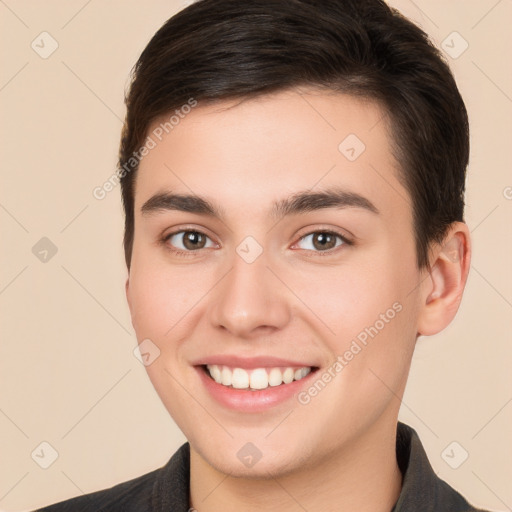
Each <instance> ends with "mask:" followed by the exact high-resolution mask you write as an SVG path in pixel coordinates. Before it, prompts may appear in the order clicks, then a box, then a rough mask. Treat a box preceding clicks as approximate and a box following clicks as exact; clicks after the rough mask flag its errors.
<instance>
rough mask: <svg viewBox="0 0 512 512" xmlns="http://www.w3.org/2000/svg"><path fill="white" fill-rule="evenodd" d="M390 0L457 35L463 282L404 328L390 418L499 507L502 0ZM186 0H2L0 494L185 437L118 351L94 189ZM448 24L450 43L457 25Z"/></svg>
mask: <svg viewBox="0 0 512 512" xmlns="http://www.w3.org/2000/svg"><path fill="white" fill-rule="evenodd" d="M391 4H392V5H394V6H397V7H399V8H400V9H402V11H403V12H404V13H405V14H406V15H408V16H410V17H412V18H413V19H414V20H416V21H417V22H418V23H419V24H420V25H421V26H422V27H423V28H424V29H425V30H426V31H427V32H428V33H429V34H431V36H432V38H433V39H434V40H435V42H436V43H437V44H438V45H439V46H441V45H442V42H443V40H445V39H446V38H447V36H449V35H450V34H451V33H452V32H453V31H457V32H458V33H459V34H460V35H461V36H462V37H463V38H464V40H466V41H467V43H468V44H469V47H468V48H467V50H466V51H465V52H464V53H462V55H460V56H459V57H458V58H456V59H454V58H452V57H448V60H449V61H450V64H451V66H452V69H453V70H454V72H455V75H456V78H457V80H458V83H459V86H460V90H461V93H462V95H463V97H464V98H465V101H466V104H467V108H468V111H469V115H470V121H471V128H472V153H471V163H470V169H469V179H468V192H467V203H468V207H467V222H468V224H469V226H470V228H471V230H472V234H473V244H474V256H473V263H472V269H471V273H470V277H469V281H468V285H467V289H466V294H465V297H464V300H463V303H462V306H461V309H460V311H459V313H458V315H457V317H456V319H455V321H454V322H453V324H452V325H450V327H449V328H447V329H446V330H445V331H444V332H443V333H441V334H440V335H438V336H435V337H432V338H421V339H420V341H419V343H418V347H417V351H416V353H415V356H414V360H413V365H412V369H411V375H410V379H409V384H408V388H407V391H406V394H405V397H404V400H403V404H402V408H401V413H400V419H401V420H402V421H404V422H406V423H408V424H410V425H411V426H413V427H414V428H415V429H416V430H417V431H418V433H419V435H420V438H421V439H422V441H423V443H424V445H425V448H426V450H427V453H428V455H429V458H430V460H431V464H432V466H433V467H434V469H435V471H436V472H437V473H438V474H439V476H441V477H442V478H443V479H445V480H447V481H448V482H449V483H450V484H451V485H453V486H454V487H455V488H457V489H458V490H460V491H461V492H462V493H463V494H464V495H466V496H467V498H468V499H469V500H471V501H472V502H473V503H475V504H478V505H480V506H486V507H488V508H493V509H496V510H512V488H511V486H510V478H511V474H512V471H511V469H512V446H511V445H512V441H511V435H510V432H511V431H512V430H511V426H512V403H511V401H512V385H511V384H512V377H511V371H510V363H511V355H512V338H511V327H512V326H511V308H512V271H511V265H510V254H511V252H512V251H511V249H512V236H511V235H512V232H511V226H512V222H511V220H512V219H511V210H512V200H511V197H512V188H510V187H512V176H511V173H510V169H511V163H512V162H511V156H510V134H511V112H512V99H511V98H512V76H511V68H510V58H509V55H510V51H511V41H512V37H511V35H510V34H511V33H510V29H509V27H510V22H511V21H512V2H511V1H510V0H501V1H497V0H478V1H476V0H473V1H468V0H452V1H441V0H435V1H432V0H430V1H427V0H416V1H415V2H412V1H410V0H400V1H393V2H391ZM184 5H185V4H184V3H183V2H178V1H170V0H168V1H162V0H160V1H156V0H155V1H153V2H146V3H143V2H136V1H134V0H129V1H127V0H122V1H121V0H116V1H108V2H107V1H105V0H103V1H102V0H89V1H85V0H80V1H66V2H62V1H61V2H56V1H47V2H38V1H17V0H5V1H3V0H0V34H1V35H0V38H1V44H2V48H3V49H4V50H3V52H2V57H1V58H2V67H1V69H2V75H1V79H0V109H1V110H0V113H1V119H2V122H1V138H2V141H3V144H2V153H1V157H2V187H1V190H0V225H1V229H2V231H1V240H2V244H1V249H2V252H1V258H2V264H1V265H0V307H1V322H2V323H1V325H2V329H1V332H2V343H1V354H0V355H1V357H0V375H1V385H0V389H1V395H0V446H1V456H0V460H1V461H2V462H1V464H0V508H1V510H9V511H20V510H30V509H32V508H35V507H37V506H41V505H43V504H48V503H53V502H55V501H58V500H62V499H65V498H69V497H72V496H76V495H79V494H81V493H87V492H91V491H94V490H98V489H103V488H106V487H110V486H112V485H114V484H117V483H119V482H121V481H125V480H128V479H131V478H135V477H136V476H139V475H142V474H143V473H146V472H148V471H151V470H153V469H156V468H157V467H160V466H161V465H163V464H164V463H166V462H167V460H168V459H169V458H170V456H171V455H172V454H173V453H174V451H175V450H176V449H177V448H178V447H179V446H180V445H181V444H182V443H183V442H185V438H184V436H183V434H182V433H181V432H180V431H179V430H178V428H177V427H176V425H175V424H174V422H173V421H172V419H171V418H170V417H169V415H168V414H167V412H166V411H165V409H164V408H163V406H162V405H161V403H160V400H159V398H158V397H157V395H156V393H155V392H154V390H153V388H152V386H151V383H150V382H149V379H148V378H147V376H146V373H145V369H144V367H143V365H142V364H141V363H139V361H138V360H137V359H136V358H135V357H134V355H133V349H134V347H135V346H136V339H135V336H134V333H133V330H132V327H131V322H130V317H129V311H128V307H127V305H126V301H125V295H124V281H125V278H126V270H125V267H124V260H123V253H122V246H121V241H122V228H123V224H122V223H123V218H122V210H121V203H120V196H119V190H118V189H116V190H114V191H113V192H111V193H110V194H108V195H107V197H106V198H105V199H104V200H102V201H99V200H97V199H95V198H94V197H93V195H92V190H93V188H94V187H96V186H98V185H101V184H102V183H103V182H104V181H105V180H107V179H108V177H109V176H111V174H112V173H113V171H114V169H115V164H116V154H117V148H118V140H119V132H120V128H121V120H122V119H123V117H124V105H123V91H124V88H125V86H126V85H127V83H128V73H129V71H130V68H131V66H132V65H133V64H134V63H135V61H136V59H137V57H138V55H139V54H140V52H141V51H142V49H143V48H144V46H145V44H146V43H147V42H148V40H149V38H150V37H151V36H152V34H153V33H154V32H155V31H156V30H157V29H158V28H159V27H160V26H161V25H162V24H163V22H164V21H165V20H167V19H168V18H169V17H170V16H171V15H172V14H173V13H175V12H177V11H178V10H179V9H181V8H182V7H183V6H184ZM43 31H47V32H48V33H49V34H51V36H52V37H53V38H54V39H55V40H56V41H57V43H58V45H59V46H58V48H57V50H56V51H55V52H54V53H53V54H52V55H51V56H49V57H48V58H46V59H43V58H41V57H40V56H39V54H38V53H36V51H34V50H33V49H32V48H31V43H32V41H33V40H35V41H36V43H35V44H37V43H38V41H39V46H41V45H42V44H41V43H40V40H41V38H40V37H39V38H38V36H39V34H40V33H41V32H43ZM41 37H48V36H41ZM453 37H454V36H450V37H449V38H448V39H447V42H448V44H450V45H451V46H453V49H452V50H450V51H452V52H453V51H457V50H460V49H461V48H462V47H461V44H462V43H463V42H462V40H460V39H457V36H455V39H454V38H453ZM45 41H46V43H45V48H46V49H48V48H50V40H49V39H45ZM452 41H453V42H452ZM39 51H42V48H39ZM507 187H508V188H507ZM42 237H47V238H49V239H50V240H51V241H52V242H53V244H55V246H56V247H57V248H58V252H57V253H56V254H55V255H54V256H53V257H51V258H49V259H48V261H47V262H46V263H43V262H41V261H40V260H39V259H38V258H37V257H36V256H35V255H34V254H33V252H32V247H33V246H34V245H35V244H36V243H37V242H38V241H39V240H40V239H41V238H42ZM43 441H46V442H47V443H50V445H51V446H52V447H53V448H54V449H55V450H56V451H57V452H58V458H57V459H56V460H55V462H54V463H53V464H52V465H51V466H50V467H48V469H43V468H41V467H40V466H39V465H38V464H37V463H36V461H35V460H34V459H36V460H38V458H37V456H36V455H34V459H33V458H32V457H31V454H32V453H33V452H34V450H35V449H36V448H38V447H39V445H40V443H41V442H43ZM453 441H456V442H457V443H459V445H460V447H458V446H456V447H455V451H454V452H453V454H454V457H455V458H457V457H460V456H461V454H462V451H461V450H466V451H467V452H468V453H469V457H468V459H467V460H466V461H465V462H464V463H463V464H462V465H461V466H460V467H459V468H458V469H452V468H451V467H450V466H449V465H448V464H447V462H445V460H444V459H443V457H442V455H441V454H442V452H443V450H444V449H445V448H446V447H447V446H448V445H450V443H452V442H453ZM38 450H39V451H38V453H40V452H41V448H39V449H38ZM36 452H37V450H36ZM45 453H46V454H48V453H49V450H48V449H46V451H45Z"/></svg>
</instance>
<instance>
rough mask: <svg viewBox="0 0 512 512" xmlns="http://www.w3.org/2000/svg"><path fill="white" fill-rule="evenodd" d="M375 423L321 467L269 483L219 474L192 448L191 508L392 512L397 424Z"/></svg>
mask: <svg viewBox="0 0 512 512" xmlns="http://www.w3.org/2000/svg"><path fill="white" fill-rule="evenodd" d="M387 425H388V426H387V428H386V429H383V427H382V425H378V424H374V425H373V427H371V428H370V429H369V430H367V431H365V433H364V435H361V436H360V437H359V438H358V439H357V440H356V441H354V442H352V443H351V444H350V446H344V447H343V448H342V449H340V450H338V451H331V452H329V454H328V455H327V456H326V457H324V458H323V459H322V461H321V463H320V464H318V465H315V466H313V467H309V466H307V465H304V466H300V467H298V468H297V469H296V470H295V471H293V472H291V473H286V474H285V475H283V476H279V475H276V477H275V478H272V477H269V478H268V479H247V478H233V477H230V476H229V475H225V474H223V473H220V472H219V471H217V470H216V469H215V468H213V467H212V466H211V465H210V464H208V463H207V462H206V461H205V460H204V459H203V458H202V457H201V456H200V455H199V454H198V453H197V452H196V451H194V450H193V448H192V447H191V448H190V500H191V501H190V506H191V507H193V509H196V510H197V511H198V512H214V511H218V510H222V511H223V512H235V511H236V512H239V511H240V510H244V512H256V511H261V510H266V511H269V512H274V511H275V512H277V511H279V512H292V511H293V512H296V511H298V510H307V511H308V512H317V511H318V512H320V511H322V512H329V511H333V512H334V511H339V510H343V511H344V512H356V511H357V512H390V511H391V509H392V508H393V505H394V504H395V503H396V501H397V500H398V497H399V495H400V490H401V486H402V474H401V473H400V470H399V468H398V464H397V460H396V422H395V423H394V424H393V423H392V422H388V423H387Z"/></svg>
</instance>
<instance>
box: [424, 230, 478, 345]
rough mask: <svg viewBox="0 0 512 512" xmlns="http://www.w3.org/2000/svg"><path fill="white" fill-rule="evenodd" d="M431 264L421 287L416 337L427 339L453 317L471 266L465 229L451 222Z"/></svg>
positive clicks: (469, 245) (467, 235)
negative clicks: (420, 336)
mask: <svg viewBox="0 0 512 512" xmlns="http://www.w3.org/2000/svg"><path fill="white" fill-rule="evenodd" d="M432 260H433V261H432V263H431V267H430V270H429V273H428V276H427V278H426V279H425V281H424V283H423V285H422V298H421V301H422V305H421V312H420V315H419V318H418V334H419V335H423V336H430V335H432V334H436V333H438V332H440V331H442V330H443V329H444V328H445V327H447V326H448V325H449V324H450V322H451V321H452V320H453V318H454V317H455V314H456V313H457V310H458V309H459V306H460V302H461V300H462V294H463V292H464V287H465V285H466V280H467V276H468V273H469V267H470V262H471V244H470V234H469V229H468V227H467V225H466V224H465V223H463V222H455V223H454V224H452V227H451V228H450V230H449V231H448V233H447V235H446V237H445V239H444V242H443V244H441V245H438V246H436V248H435V251H434V252H433V253H432Z"/></svg>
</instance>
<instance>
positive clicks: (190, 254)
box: [160, 229, 354, 258]
mask: <svg viewBox="0 0 512 512" xmlns="http://www.w3.org/2000/svg"><path fill="white" fill-rule="evenodd" d="M179 233H198V234H200V235H203V236H205V237H207V238H210V237H209V236H208V235H207V234H205V233H203V232H202V231H199V230H197V229H180V230H178V231H173V232H172V233H168V234H167V235H165V236H164V237H163V238H162V239H161V240H160V242H161V243H162V244H163V245H164V247H165V248H166V249H167V250H169V251H171V252H172V253H173V254H175V255H177V256H182V257H185V258H188V257H193V256H194V255H195V253H198V252H199V251H200V250H201V249H197V250H195V251H183V250H181V249H172V248H171V246H170V245H169V243H168V241H169V239H170V238H171V237H173V236H174V235H178V234H179ZM318 233H322V234H328V235H334V236H336V237H338V238H340V239H341V241H342V242H343V243H342V244H340V245H338V246H336V247H333V248H332V249H328V250H326V251H314V250H311V249H302V250H304V251H308V252H313V253H315V256H316V255H318V256H320V257H324V256H331V255H332V254H333V253H335V252H337V250H338V249H339V248H340V247H342V246H343V245H349V246H350V245H354V243H353V242H352V241H351V240H349V239H348V238H347V237H346V236H344V235H342V234H341V233H339V232H337V231H333V230H326V229H319V230H316V231H310V232H309V233H306V234H305V235H302V236H301V237H300V238H299V240H298V242H300V241H301V240H303V239H304V238H306V237H308V236H309V235H315V234H318ZM298 242H296V243H298ZM294 245H295V244H294Z"/></svg>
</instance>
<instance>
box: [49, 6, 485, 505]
mask: <svg viewBox="0 0 512 512" xmlns="http://www.w3.org/2000/svg"><path fill="white" fill-rule="evenodd" d="M126 103H127V117H126V123H125V127H124V131H123V136H122V142H121V150H120V161H119V164H120V165H119V177H120V179H121V185H122V195H123V204H124V208H125V215H126V225H125V238H124V244H125V255H126V263H127V267H128V271H129V277H128V280H127V282H126V295H127V300H128V303H129V307H130V311H131V316H132V322H133V326H134V329H135V332H136V334H137V339H138V340H139V343H140V344H141V348H142V347H143V350H142V351H143V352H145V353H146V355H147V359H148V360H147V371H148V374H149V377H150V379H151V381H152V383H153V385H154V386H155V389H156V391H157V393H158V394H159V396H160V398H161V399H162V402H163V404H164V405H165V407H166V408H167V410H168V411H169V413H170V415H171V416H172V418H173V419H174V420H175V422H176V423H177V425H178V426H179V427H180V429H181V430H182V431H183V433H184V434H185V436H186V437H187V439H188V442H187V443H186V444H184V445H183V446H182V447H181V448H180V449H179V450H178V451H177V452H176V453H175V454H174V455H173V456H172V458H171V459H170V460H169V462H168V464H166V465H165V466H164V467H162V468H160V469H156V470H155V471H153V472H151V473H148V474H146V475H143V476H140V477H138V478H135V479H133V480H130V481H128V482H124V483H121V484H119V485H116V486H114V487H112V488H110V489H106V490H102V491H98V492H95V493H92V494H88V495H86V496H81V497H78V498H75V499H71V500H67V501H65V502H61V503H60V504H56V505H54V506H50V507H47V508H45V509H42V510H45V511H47V512H54V511H55V512H56V511H64V510H73V511H79V510H80V511H81V510H83V511H85V510H87V511H89V510H90V511H99V510H102V511H117V510H119V511H134V512H135V511H137V512H145V511H162V512H163V511H187V510H191V509H192V510H198V511H199V512H212V511H219V510H222V511H224V512H231V511H241V510H242V511H260V510H265V511H277V510H279V511H280V512H283V511H285V512H288V511H290V512H291V511H299V510H308V511H309V512H314V511H335V510H336V511H338V510H343V511H358V512H370V511H371V512H390V511H393V512H403V511H416V512H417V511H434V510H435V511H447V512H448V511H450V512H457V511H461V512H462V511H471V510H477V509H476V508H474V507H472V506H471V505H469V504H468V502H467V501H466V500H465V499H464V498H463V497H462V496H461V495H460V494H459V493H458V492H457V491H456V490H454V489H453V488H451V487H450V486H449V485H448V484H447V483H445V482H444V481H442V480H440V479H439V478H438V477H437V476H436V475H435V473H434V472H433V470H432V468H431V466H430V464H429V462H428V459H427V456H426V454H425V452H424V450H423V448H422V445H421V442H420V440H419V438H418V436H417V434H416V432H415V431H414V430H413V429H412V428H410V427H408V426H407V425H405V424H403V423H400V422H398V412H399V407H400V400H401V397H402V395H403V393H404V388H405V384H406V380H407V376H408V372H409V367H410V363H411V358H412V355H413V351H414V347H415V343H416V340H417V338H418V337H419V336H421V335H424V336H428V335H433V334H435V333H437V332H439V331H441V330H442V329H443V328H445V327H446V326H447V325H448V324H449V323H450V322H451V320H452V319H453V318H454V316H455V314H456V312H457V309H458V307H459V304H460V301H461V297H462V293H463V290H464V286H465V283H466V278H467V275H468V270H469V263H470V239H469V230H468V228H467V226H466V224H465V223H464V221H463V208H464V199H463V197H464V182H465V171H466V166H467V163H468V154H469V135H468V121H467V114H466V110H465V107H464V103H463V101H462V99H461V97H460V95H459V92H458V90H457V87H456V84H455V82H454V79H453V77H452V74H451V73H450V70H449V68H448V66H447V65H446V64H445V62H444V61H443V60H442V58H441V56H440V54H439V52H438V51H437V50H436V49H435V48H434V47H433V46H432V45H431V43H430V42H429V40H428V38H427V36H426V35H425V34H424V33H423V32H422V31H421V30H420V29H419V28H418V27H417V26H415V25H414V24H412V23H411V22H410V21H408V20H407V19H405V18H403V17H402V16H401V15H400V14H399V13H398V12H396V11H394V10H392V9H390V8H389V7H388V6H387V5H386V4H385V3H384V2H382V1H381V0H357V1H356V0H321V1H312V0H255V1H251V2H240V1H239V0H200V1H198V2H196V3H194V4H192V5H191V6H189V7H188V8H186V9H184V10H183V11H181V12H180V13H178V14H177V15H176V16H174V17H173V18H171V19H170V20H169V21H168V22H167V23H165V25H164V26H163V27H162V28H161V29H160V30H159V31H158V32H157V34H156V35H155V36H154V37H153V39H152V40H151V42H150V43H149V44H148V46H147V47H146V49H145V50H144V51H143V53H142V55H141V57H140V59H139V61H138V62H137V64H136V67H135V69H134V77H133V82H132V85H131V88H130V91H129V93H128V96H127V101H126Z"/></svg>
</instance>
